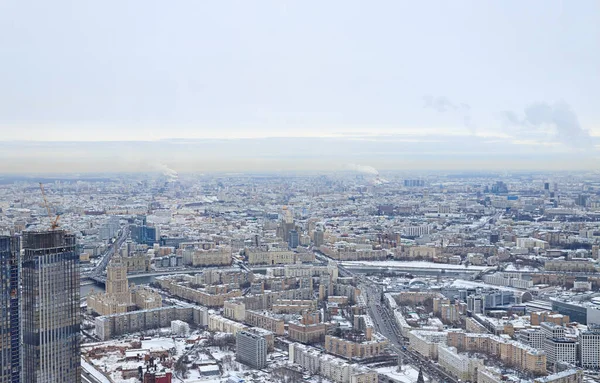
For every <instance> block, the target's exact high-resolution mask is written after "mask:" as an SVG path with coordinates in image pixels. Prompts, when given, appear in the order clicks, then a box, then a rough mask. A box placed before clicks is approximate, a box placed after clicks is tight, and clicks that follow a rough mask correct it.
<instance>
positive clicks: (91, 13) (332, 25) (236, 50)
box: [0, 0, 600, 173]
mask: <svg viewBox="0 0 600 383" xmlns="http://www.w3.org/2000/svg"><path fill="white" fill-rule="evenodd" d="M0 46H2V49H1V50H0V60H1V61H2V67H3V70H2V71H0V132H1V133H2V134H1V135H0V149H1V150H0V173H19V172H27V173H28V172H88V171H89V172H96V171H138V170H149V168H157V169H160V168H161V167H162V166H167V167H169V168H172V169H175V170H176V171H180V172H186V171H209V170H217V171H245V170H250V171H255V170H276V171H279V170H283V171H285V170H338V169H344V168H347V166H348V164H360V165H365V166H373V167H375V168H378V169H399V170H401V169H402V168H412V169H415V170H418V169H426V170H435V169H440V170H451V169H457V170H460V169H472V170H473V169H482V170H523V169H534V170H553V169H554V170H569V169H573V170H574V169H585V170H590V169H595V168H596V164H597V163H598V160H599V159H600V152H599V148H600V109H599V108H598V102H599V100H600V71H599V70H598V68H600V50H599V49H598V47H600V3H599V2H597V1H594V0H589V1H585V0H582V1H576V2H566V1H527V2H521V1H511V0H508V1H502V2H491V1H459V2H447V1H423V2H410V1H380V2H376V3H365V2H362V1H328V2H316V1H303V2H288V1H275V0H273V1H254V2H244V1H226V0H225V1H219V2H197V1H192V0H187V1H186V0H181V1H178V2H173V3H165V2H159V1H141V0H131V1H127V2H117V1H113V0H108V1H105V2H102V3H97V2H90V1H77V2H73V1H61V0H57V1H53V2H50V3H43V2H34V1H18V2H3V3H0Z"/></svg>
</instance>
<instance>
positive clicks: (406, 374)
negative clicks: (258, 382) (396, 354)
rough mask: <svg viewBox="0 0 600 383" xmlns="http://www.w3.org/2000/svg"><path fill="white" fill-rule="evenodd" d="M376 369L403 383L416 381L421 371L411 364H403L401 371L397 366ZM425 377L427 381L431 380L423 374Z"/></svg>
mask: <svg viewBox="0 0 600 383" xmlns="http://www.w3.org/2000/svg"><path fill="white" fill-rule="evenodd" d="M375 371H377V373H379V374H382V375H385V376H388V377H390V378H392V379H394V380H395V381H397V382H401V383H414V382H416V381H417V378H418V377H419V371H418V370H415V369H414V368H412V367H410V366H409V365H404V366H402V370H401V371H398V367H397V366H392V367H381V368H376V369H375ZM423 378H424V380H425V381H426V382H427V381H429V379H427V377H426V376H425V375H423Z"/></svg>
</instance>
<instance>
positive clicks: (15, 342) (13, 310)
mask: <svg viewBox="0 0 600 383" xmlns="http://www.w3.org/2000/svg"><path fill="white" fill-rule="evenodd" d="M19 248H20V242H19V238H18V237H8V236H0V329H2V331H1V332H0V383H18V382H20V380H19V377H20V354H19V353H20V351H19V350H20V339H19V338H20V318H19V262H20V256H19V253H20V251H19Z"/></svg>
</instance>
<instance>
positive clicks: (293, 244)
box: [288, 230, 300, 249]
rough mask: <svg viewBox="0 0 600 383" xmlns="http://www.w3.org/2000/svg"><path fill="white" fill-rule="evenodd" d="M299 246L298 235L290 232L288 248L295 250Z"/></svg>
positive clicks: (296, 232)
mask: <svg viewBox="0 0 600 383" xmlns="http://www.w3.org/2000/svg"><path fill="white" fill-rule="evenodd" d="M299 244H300V234H298V231H296V230H290V233H289V234H288V246H289V248H290V249H295V248H297V247H298V245H299Z"/></svg>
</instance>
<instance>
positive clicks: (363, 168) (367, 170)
mask: <svg viewBox="0 0 600 383" xmlns="http://www.w3.org/2000/svg"><path fill="white" fill-rule="evenodd" d="M348 168H349V169H350V170H352V171H355V172H358V173H363V174H370V175H373V176H378V175H379V172H378V171H377V169H375V168H374V167H372V166H368V165H357V164H349V165H348Z"/></svg>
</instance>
